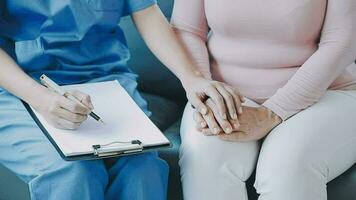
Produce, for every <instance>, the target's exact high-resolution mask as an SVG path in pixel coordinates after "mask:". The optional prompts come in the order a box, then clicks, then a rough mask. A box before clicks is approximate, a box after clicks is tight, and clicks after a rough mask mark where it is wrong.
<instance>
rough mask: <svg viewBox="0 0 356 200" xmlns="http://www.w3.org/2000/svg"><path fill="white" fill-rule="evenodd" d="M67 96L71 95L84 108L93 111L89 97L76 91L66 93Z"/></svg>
mask: <svg viewBox="0 0 356 200" xmlns="http://www.w3.org/2000/svg"><path fill="white" fill-rule="evenodd" d="M68 93H69V94H71V95H73V96H74V97H75V98H76V99H78V100H79V101H80V102H81V103H83V104H84V105H85V106H87V107H88V108H90V109H91V110H93V109H94V106H93V103H92V102H91V98H90V96H89V95H87V94H85V93H83V92H80V91H78V90H72V91H69V92H68Z"/></svg>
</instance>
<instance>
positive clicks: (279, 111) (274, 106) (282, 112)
mask: <svg viewBox="0 0 356 200" xmlns="http://www.w3.org/2000/svg"><path fill="white" fill-rule="evenodd" d="M262 105H263V106H264V107H266V108H268V109H270V110H271V111H272V112H274V113H275V114H276V115H278V116H279V117H280V118H281V119H282V120H283V121H285V120H287V119H288V118H290V117H291V116H293V115H295V114H296V113H298V112H299V111H288V110H286V109H283V108H282V107H281V106H280V105H278V103H276V102H274V101H273V100H272V99H268V100H267V101H265V102H264V103H263V104H262Z"/></svg>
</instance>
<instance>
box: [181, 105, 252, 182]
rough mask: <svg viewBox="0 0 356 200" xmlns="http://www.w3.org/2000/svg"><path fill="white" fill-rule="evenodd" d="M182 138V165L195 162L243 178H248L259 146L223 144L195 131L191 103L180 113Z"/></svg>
mask: <svg viewBox="0 0 356 200" xmlns="http://www.w3.org/2000/svg"><path fill="white" fill-rule="evenodd" d="M248 104H249V105H254V106H256V104H255V103H253V102H252V101H248ZM181 139H182V144H181V147H180V156H181V164H184V165H190V164H194V163H196V165H203V166H209V167H227V168H233V171H235V170H236V171H240V172H242V174H244V176H245V177H244V179H247V178H248V176H249V175H250V174H251V173H252V171H253V169H254V165H255V162H256V159H257V155H258V151H259V143H258V142H246V143H234V142H226V141H223V140H221V139H219V138H218V137H215V136H205V135H203V134H202V133H201V132H199V131H198V130H196V128H195V122H194V119H193V109H192V108H191V106H190V104H187V106H186V108H185V111H184V114H183V118H182V124H181ZM214 164H216V165H214ZM217 164H219V165H217ZM182 167H183V168H184V167H185V166H182Z"/></svg>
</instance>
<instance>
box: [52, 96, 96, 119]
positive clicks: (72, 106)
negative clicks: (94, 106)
mask: <svg viewBox="0 0 356 200" xmlns="http://www.w3.org/2000/svg"><path fill="white" fill-rule="evenodd" d="M59 106H60V107H62V108H64V109H66V110H68V111H69V112H71V113H75V114H82V115H87V114H89V113H90V109H89V108H87V107H84V106H82V105H80V104H79V103H76V102H75V101H73V100H70V99H67V98H65V97H61V98H60V99H59Z"/></svg>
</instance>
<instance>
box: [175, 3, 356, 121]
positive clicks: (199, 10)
mask: <svg viewBox="0 0 356 200" xmlns="http://www.w3.org/2000/svg"><path fill="white" fill-rule="evenodd" d="M172 24H173V26H174V27H175V29H176V32H177V34H178V35H179V36H180V38H181V39H182V41H183V43H184V44H185V45H186V48H187V50H188V51H189V52H190V53H191V55H192V57H193V58H194V60H195V61H196V62H197V64H198V66H199V67H200V70H201V72H202V73H203V74H204V75H205V76H208V77H211V78H213V79H214V80H218V81H222V82H226V83H228V84H230V85H232V86H234V87H236V88H237V89H238V90H239V91H240V93H241V94H242V95H244V96H246V97H248V98H251V99H253V100H255V101H257V102H259V103H261V104H263V105H264V106H266V107H268V108H269V109H271V110H272V111H274V112H275V113H276V114H277V115H279V116H280V117H281V118H282V119H284V120H285V119H287V118H289V117H290V116H292V115H294V114H296V113H297V112H299V111H301V110H303V109H305V108H307V107H308V106H311V105H312V104H314V103H315V102H317V101H318V100H319V99H320V98H321V97H322V96H323V94H324V93H325V91H326V90H327V89H342V88H345V87H348V86H350V85H352V84H355V83H356V65H355V64H354V63H353V61H354V60H355V58H356V43H355V40H354V39H355V38H356V31H355V30H356V28H355V27H356V0H271V1H261V0H175V6H174V11H173V16H172ZM351 63H353V64H351Z"/></svg>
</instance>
